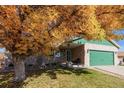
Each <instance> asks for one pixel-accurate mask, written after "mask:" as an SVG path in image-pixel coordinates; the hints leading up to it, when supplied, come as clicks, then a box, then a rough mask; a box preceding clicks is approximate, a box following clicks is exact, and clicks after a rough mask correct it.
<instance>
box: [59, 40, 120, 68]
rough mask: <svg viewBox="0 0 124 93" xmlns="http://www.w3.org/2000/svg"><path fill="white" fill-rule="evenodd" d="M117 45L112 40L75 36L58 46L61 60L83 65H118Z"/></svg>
mask: <svg viewBox="0 0 124 93" xmlns="http://www.w3.org/2000/svg"><path fill="white" fill-rule="evenodd" d="M118 50H119V45H118V44H116V43H115V42H114V41H112V40H102V41H98V40H90V41H88V40H85V39H82V38H75V39H73V40H71V41H69V42H68V43H64V44H63V45H61V46H60V51H61V58H62V61H63V62H70V61H71V62H73V63H75V62H78V61H80V64H82V65H83V66H85V67H87V66H103V65H118V64H119V61H118V56H117V52H118Z"/></svg>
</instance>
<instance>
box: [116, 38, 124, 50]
mask: <svg viewBox="0 0 124 93" xmlns="http://www.w3.org/2000/svg"><path fill="white" fill-rule="evenodd" d="M117 43H118V44H119V45H120V49H119V51H124V40H120V41H118V42H117Z"/></svg>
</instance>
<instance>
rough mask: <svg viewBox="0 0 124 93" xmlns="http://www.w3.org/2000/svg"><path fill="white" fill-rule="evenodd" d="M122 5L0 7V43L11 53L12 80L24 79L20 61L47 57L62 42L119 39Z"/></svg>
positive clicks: (123, 24)
mask: <svg viewBox="0 0 124 93" xmlns="http://www.w3.org/2000/svg"><path fill="white" fill-rule="evenodd" d="M123 13H124V6H0V43H1V44H2V46H4V47H5V48H6V49H7V50H9V51H10V52H11V53H12V56H13V59H14V64H15V75H16V80H23V79H24V78H25V68H24V62H23V61H24V59H25V58H26V57H27V56H30V55H36V54H39V53H42V55H46V56H48V55H50V54H51V53H52V51H53V50H56V49H58V47H59V46H60V45H61V44H62V43H63V42H65V41H67V40H69V39H71V38H73V37H75V36H81V37H83V38H86V39H106V38H107V39H111V38H112V39H117V38H119V39H121V38H123V35H116V34H115V33H113V30H115V29H122V28H124V22H123V19H124V15H123Z"/></svg>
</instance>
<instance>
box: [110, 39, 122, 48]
mask: <svg viewBox="0 0 124 93" xmlns="http://www.w3.org/2000/svg"><path fill="white" fill-rule="evenodd" d="M108 41H110V43H112V44H113V45H115V46H116V47H117V48H120V45H119V44H117V43H116V42H115V41H114V40H108Z"/></svg>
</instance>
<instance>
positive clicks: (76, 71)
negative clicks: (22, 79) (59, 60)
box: [27, 67, 92, 79]
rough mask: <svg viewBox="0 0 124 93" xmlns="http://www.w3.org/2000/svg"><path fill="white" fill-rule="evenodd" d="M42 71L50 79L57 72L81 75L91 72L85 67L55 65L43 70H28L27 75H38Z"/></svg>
mask: <svg viewBox="0 0 124 93" xmlns="http://www.w3.org/2000/svg"><path fill="white" fill-rule="evenodd" d="M42 73H46V74H47V76H49V77H50V78H51V79H57V74H68V75H70V74H75V75H81V74H92V72H90V71H88V70H87V69H86V68H80V69H79V68H78V69H74V68H67V67H64V68H63V67H56V68H52V69H45V70H38V71H30V72H28V75H27V77H32V76H34V77H38V76H39V75H41V74H42Z"/></svg>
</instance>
